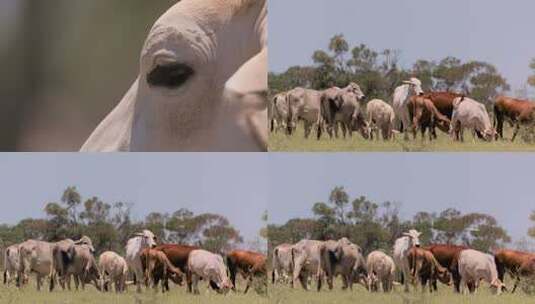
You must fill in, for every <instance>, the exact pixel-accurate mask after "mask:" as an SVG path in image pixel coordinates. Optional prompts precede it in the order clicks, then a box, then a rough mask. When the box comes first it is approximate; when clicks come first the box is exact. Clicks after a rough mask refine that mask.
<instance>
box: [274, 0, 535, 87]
mask: <svg viewBox="0 0 535 304" xmlns="http://www.w3.org/2000/svg"><path fill="white" fill-rule="evenodd" d="M533 12H535V1H530V0H508V1H503V0H448V1H446V0H435V1H429V0H358V1H355V0H328V1H327V0H291V1H287V0H270V1H269V17H270V22H269V56H270V58H269V60H270V61H269V66H270V70H271V71H275V72H281V71H284V70H286V69H287V68H288V67H290V66H292V65H304V64H310V63H311V56H312V52H313V51H314V50H317V49H325V48H326V46H327V44H328V41H329V38H331V37H332V36H333V35H335V34H338V33H343V34H344V35H345V37H346V39H347V40H348V41H349V42H350V44H351V46H355V45H357V44H360V43H365V44H367V45H368V46H369V47H371V48H373V49H376V50H383V49H386V48H390V49H398V50H401V62H400V63H401V64H402V66H403V67H406V68H407V67H410V66H412V63H413V62H414V61H416V60H417V59H420V58H424V59H433V60H440V59H442V58H444V57H446V56H455V57H458V58H461V59H463V60H483V61H487V62H490V63H492V64H494V65H496V67H497V68H498V69H499V71H500V72H501V73H502V74H503V75H504V76H505V77H506V78H507V79H508V81H509V83H510V84H511V86H512V88H513V90H516V89H518V88H519V87H521V86H522V85H523V84H524V83H525V82H526V80H527V77H528V75H529V67H528V65H529V62H530V60H531V58H534V57H535V39H533V29H534V28H535V18H533Z"/></svg>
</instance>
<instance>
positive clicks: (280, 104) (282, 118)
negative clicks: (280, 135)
mask: <svg viewBox="0 0 535 304" xmlns="http://www.w3.org/2000/svg"><path fill="white" fill-rule="evenodd" d="M270 108H271V132H278V131H279V130H284V129H285V128H286V122H287V120H288V100H287V92H282V93H279V94H277V95H275V97H273V99H272V102H271V106H270Z"/></svg>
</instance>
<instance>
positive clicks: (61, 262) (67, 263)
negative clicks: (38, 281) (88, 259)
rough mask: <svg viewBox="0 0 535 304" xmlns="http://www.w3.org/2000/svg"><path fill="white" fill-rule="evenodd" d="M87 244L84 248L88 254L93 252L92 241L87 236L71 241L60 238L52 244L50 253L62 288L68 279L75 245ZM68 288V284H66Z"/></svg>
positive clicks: (74, 253) (73, 260) (74, 254)
mask: <svg viewBox="0 0 535 304" xmlns="http://www.w3.org/2000/svg"><path fill="white" fill-rule="evenodd" d="M80 245H84V246H87V247H86V248H85V249H87V250H88V251H89V254H91V255H92V254H93V253H94V252H95V248H94V247H93V242H92V241H91V238H89V237H88V236H85V235H84V236H82V237H81V238H80V239H79V240H77V241H73V240H71V239H65V240H61V241H59V242H56V243H55V244H54V247H53V249H52V255H53V257H54V268H55V274H56V276H57V277H58V278H59V283H60V285H61V287H62V288H63V289H65V283H66V282H67V280H69V279H70V276H71V274H69V272H68V269H69V267H71V266H73V264H74V262H75V258H76V246H80ZM68 287H69V289H70V286H68Z"/></svg>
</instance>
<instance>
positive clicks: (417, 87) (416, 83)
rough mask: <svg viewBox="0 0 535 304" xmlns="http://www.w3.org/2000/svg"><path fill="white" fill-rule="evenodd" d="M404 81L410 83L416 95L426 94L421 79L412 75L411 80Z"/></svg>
mask: <svg viewBox="0 0 535 304" xmlns="http://www.w3.org/2000/svg"><path fill="white" fill-rule="evenodd" d="M403 83H404V84H408V85H409V86H410V88H411V90H412V92H413V93H414V95H418V96H421V95H424V90H423V89H422V82H421V81H420V79H418V78H416V77H412V78H411V79H409V80H404V81H403Z"/></svg>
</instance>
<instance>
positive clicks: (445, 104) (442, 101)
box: [422, 92, 463, 120]
mask: <svg viewBox="0 0 535 304" xmlns="http://www.w3.org/2000/svg"><path fill="white" fill-rule="evenodd" d="M422 97H424V98H425V99H429V100H431V102H433V105H434V106H435V108H436V109H437V110H438V111H439V112H440V113H441V114H442V115H444V116H446V117H447V118H448V119H450V120H451V116H452V114H453V101H454V100H455V98H458V97H463V95H461V94H457V93H453V92H427V93H425V94H423V95H422Z"/></svg>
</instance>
